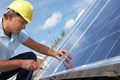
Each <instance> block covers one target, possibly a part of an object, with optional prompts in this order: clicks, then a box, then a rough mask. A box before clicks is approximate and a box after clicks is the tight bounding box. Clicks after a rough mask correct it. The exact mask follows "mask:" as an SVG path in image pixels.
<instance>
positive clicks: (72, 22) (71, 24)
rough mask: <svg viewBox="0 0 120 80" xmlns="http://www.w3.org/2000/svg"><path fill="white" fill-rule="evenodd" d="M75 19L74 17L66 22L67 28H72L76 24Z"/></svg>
mask: <svg viewBox="0 0 120 80" xmlns="http://www.w3.org/2000/svg"><path fill="white" fill-rule="evenodd" d="M74 23H75V21H74V20H73V19H69V20H68V21H67V22H66V23H65V30H68V29H70V28H71V27H72V26H73V25H74Z"/></svg>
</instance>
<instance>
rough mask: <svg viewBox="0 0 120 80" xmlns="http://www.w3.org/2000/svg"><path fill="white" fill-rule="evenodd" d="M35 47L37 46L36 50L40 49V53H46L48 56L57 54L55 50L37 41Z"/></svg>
mask: <svg viewBox="0 0 120 80" xmlns="http://www.w3.org/2000/svg"><path fill="white" fill-rule="evenodd" d="M34 48H35V51H38V52H39V53H42V54H45V55H48V56H53V57H54V56H55V54H54V53H55V51H54V50H52V49H51V48H49V47H47V46H45V45H43V44H39V43H37V44H36V47H34Z"/></svg>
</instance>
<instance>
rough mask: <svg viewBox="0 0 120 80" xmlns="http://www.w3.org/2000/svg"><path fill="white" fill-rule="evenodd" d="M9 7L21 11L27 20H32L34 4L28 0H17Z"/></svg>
mask: <svg viewBox="0 0 120 80" xmlns="http://www.w3.org/2000/svg"><path fill="white" fill-rule="evenodd" d="M8 8H9V9H12V10H13V11H15V12H17V13H19V14H20V15H21V16H22V17H23V18H24V19H25V20H26V21H27V22H29V23H31V22H32V14H33V6H32V5H31V4H30V3H29V2H28V1H26V0H15V1H14V2H13V3H11V4H10V5H9V6H8Z"/></svg>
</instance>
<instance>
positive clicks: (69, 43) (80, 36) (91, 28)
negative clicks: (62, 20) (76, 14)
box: [39, 0, 120, 78]
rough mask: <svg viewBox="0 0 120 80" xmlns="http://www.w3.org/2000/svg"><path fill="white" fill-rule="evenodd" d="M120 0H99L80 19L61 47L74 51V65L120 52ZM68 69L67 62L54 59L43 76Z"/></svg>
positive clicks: (59, 47) (41, 76)
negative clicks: (65, 63)
mask: <svg viewBox="0 0 120 80" xmlns="http://www.w3.org/2000/svg"><path fill="white" fill-rule="evenodd" d="M119 21H120V0H95V1H94V2H93V3H92V4H91V6H90V7H89V8H88V9H87V10H86V12H85V13H84V15H83V16H82V17H81V18H79V19H78V21H77V22H76V24H75V25H74V28H73V30H72V31H71V32H70V33H69V34H67V35H66V36H65V38H64V39H63V41H62V42H61V43H60V44H59V45H58V46H57V49H63V48H64V49H67V50H68V51H70V52H71V54H72V55H73V58H74V60H73V63H72V67H73V69H74V68H76V67H80V66H83V65H86V64H91V63H96V62H99V61H102V60H104V61H105V60H107V59H112V58H115V57H119V56H120V22H119ZM62 71H66V67H65V65H64V64H63V62H60V61H58V60H56V59H54V58H53V59H52V60H51V61H50V63H49V64H48V68H47V69H46V70H44V71H43V72H42V74H40V76H39V78H45V77H47V76H51V75H55V74H57V73H60V74H61V72H62Z"/></svg>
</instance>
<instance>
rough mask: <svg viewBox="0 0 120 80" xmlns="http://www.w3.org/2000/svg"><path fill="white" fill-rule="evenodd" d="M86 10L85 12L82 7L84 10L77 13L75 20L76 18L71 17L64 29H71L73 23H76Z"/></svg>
mask: <svg viewBox="0 0 120 80" xmlns="http://www.w3.org/2000/svg"><path fill="white" fill-rule="evenodd" d="M84 12H85V10H84V9H82V10H81V11H80V12H79V13H78V15H77V17H76V19H75V20H74V19H69V20H68V21H67V22H66V23H65V27H64V29H65V30H69V29H71V28H72V27H73V25H74V24H75V22H76V21H77V20H78V19H79V18H80V17H81V16H82V15H83V13H84Z"/></svg>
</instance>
